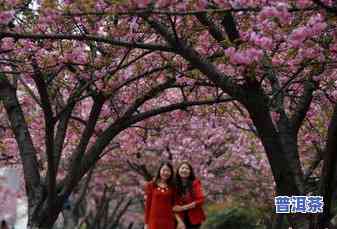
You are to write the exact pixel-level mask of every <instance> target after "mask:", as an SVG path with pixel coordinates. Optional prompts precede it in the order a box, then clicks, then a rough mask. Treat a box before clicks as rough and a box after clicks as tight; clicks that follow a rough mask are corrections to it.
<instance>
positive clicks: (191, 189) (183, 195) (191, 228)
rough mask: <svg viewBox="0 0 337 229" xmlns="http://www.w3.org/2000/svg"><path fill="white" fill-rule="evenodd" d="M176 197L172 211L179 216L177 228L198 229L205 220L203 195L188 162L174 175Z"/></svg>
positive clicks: (198, 181)
mask: <svg viewBox="0 0 337 229" xmlns="http://www.w3.org/2000/svg"><path fill="white" fill-rule="evenodd" d="M176 184H177V197H176V201H175V203H176V206H174V208H173V211H175V212H177V213H178V214H179V218H178V228H186V229H198V228H200V226H201V224H202V223H203V222H204V220H205V219H206V216H205V213H204V211H203V209H202V205H203V203H204V199H205V196H204V193H203V191H202V186H201V182H200V180H199V179H197V178H196V177H195V175H194V172H193V168H192V166H191V165H190V164H189V163H188V162H183V163H181V164H180V166H179V167H178V169H177V173H176Z"/></svg>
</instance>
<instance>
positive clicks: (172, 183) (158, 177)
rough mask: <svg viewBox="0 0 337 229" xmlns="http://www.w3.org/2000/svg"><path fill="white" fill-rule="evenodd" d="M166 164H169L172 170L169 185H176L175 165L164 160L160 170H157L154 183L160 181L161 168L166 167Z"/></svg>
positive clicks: (168, 180)
mask: <svg viewBox="0 0 337 229" xmlns="http://www.w3.org/2000/svg"><path fill="white" fill-rule="evenodd" d="M164 166H167V167H169V168H170V170H171V176H170V178H169V179H167V185H169V186H173V185H174V180H173V179H174V170H173V166H172V164H171V163H170V162H167V161H165V162H162V163H161V164H160V166H159V168H158V171H157V175H156V176H155V178H154V184H155V185H157V183H158V181H159V180H160V170H161V169H162V168H163V167H164Z"/></svg>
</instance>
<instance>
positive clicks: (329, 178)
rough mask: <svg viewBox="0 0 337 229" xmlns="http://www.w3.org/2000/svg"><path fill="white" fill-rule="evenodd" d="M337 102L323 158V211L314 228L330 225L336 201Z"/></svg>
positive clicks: (321, 189) (318, 228)
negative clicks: (332, 205) (332, 209)
mask: <svg viewBox="0 0 337 229" xmlns="http://www.w3.org/2000/svg"><path fill="white" fill-rule="evenodd" d="M336 151H337V104H335V107H334V112H333V115H332V118H331V121H330V124H329V128H328V137H327V144H326V149H325V153H324V156H323V157H324V158H323V168H322V173H321V182H320V193H321V194H322V195H323V201H324V207H323V213H322V214H320V215H318V216H316V217H315V219H314V222H313V226H312V229H325V227H328V226H329V221H330V219H331V218H332V215H331V204H332V202H333V201H334V200H333V199H334V198H333V192H334V191H335V190H336V182H337V171H336V170H337V166H336V163H337V154H336Z"/></svg>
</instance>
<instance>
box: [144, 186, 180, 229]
mask: <svg viewBox="0 0 337 229" xmlns="http://www.w3.org/2000/svg"><path fill="white" fill-rule="evenodd" d="M174 198H175V191H174V189H173V188H171V187H169V188H168V190H166V191H162V190H160V189H159V188H158V187H157V186H156V185H155V184H154V183H153V182H149V183H147V184H146V186H145V220H144V221H145V224H147V225H148V229H175V228H176V223H175V221H176V220H175V216H174V213H173V205H174V203H175V201H174Z"/></svg>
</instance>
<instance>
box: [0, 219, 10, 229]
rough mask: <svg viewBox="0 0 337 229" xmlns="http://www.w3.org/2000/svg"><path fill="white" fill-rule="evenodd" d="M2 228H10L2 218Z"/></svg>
mask: <svg viewBox="0 0 337 229" xmlns="http://www.w3.org/2000/svg"><path fill="white" fill-rule="evenodd" d="M1 229H9V227H8V225H7V223H6V220H1Z"/></svg>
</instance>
